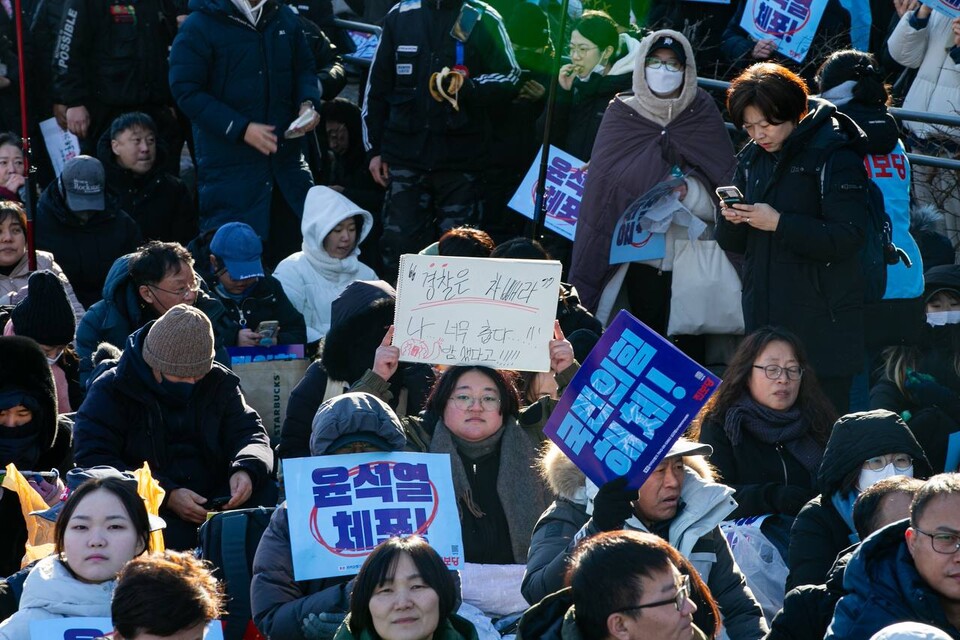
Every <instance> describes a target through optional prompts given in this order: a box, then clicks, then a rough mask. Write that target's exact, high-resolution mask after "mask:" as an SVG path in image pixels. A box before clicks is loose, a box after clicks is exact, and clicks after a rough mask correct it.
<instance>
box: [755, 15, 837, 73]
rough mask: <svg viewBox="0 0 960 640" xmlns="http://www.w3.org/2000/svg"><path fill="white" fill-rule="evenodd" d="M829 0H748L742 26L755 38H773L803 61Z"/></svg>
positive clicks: (782, 49) (787, 53)
mask: <svg viewBox="0 0 960 640" xmlns="http://www.w3.org/2000/svg"><path fill="white" fill-rule="evenodd" d="M826 6H827V0H747V2H746V3H745V5H744V8H743V18H741V19H740V28H741V29H743V30H744V31H746V32H747V34H749V35H750V37H752V38H754V39H755V40H773V42H774V43H775V44H776V45H777V51H778V52H779V53H780V54H781V55H784V56H786V57H788V58H790V59H791V60H795V61H796V62H803V60H804V58H806V57H807V53H808V52H809V51H810V45H811V44H812V43H813V36H814V35H816V33H817V27H819V26H820V18H822V17H823V10H824V9H825V8H826Z"/></svg>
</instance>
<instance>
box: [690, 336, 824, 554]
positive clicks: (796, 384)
mask: <svg viewBox="0 0 960 640" xmlns="http://www.w3.org/2000/svg"><path fill="white" fill-rule="evenodd" d="M835 419H836V413H835V412H834V409H833V407H832V405H831V404H830V401H829V399H828V398H827V397H826V396H825V395H824V394H823V392H822V391H821V390H820V385H819V384H818V382H817V377H816V375H814V373H813V371H812V370H811V369H810V363H809V362H808V360H807V356H806V352H805V351H804V349H803V346H802V345H801V344H800V341H799V339H798V338H797V337H796V336H795V335H793V334H792V333H790V332H788V331H786V330H783V329H778V328H774V327H765V328H763V329H759V330H757V331H754V332H753V333H751V334H750V335H748V336H746V337H745V338H744V339H743V342H742V343H741V344H740V346H739V347H738V348H737V351H736V352H735V353H734V355H733V358H732V359H731V361H730V364H729V365H728V366H727V369H726V372H725V373H724V376H723V384H722V385H721V386H720V389H719V390H718V391H717V393H716V394H714V396H713V397H712V398H711V399H710V401H709V402H708V403H707V405H706V406H705V407H704V408H703V409H702V410H701V411H700V414H699V415H698V416H697V417H696V419H695V420H694V423H693V427H691V430H692V435H693V436H694V437H699V440H700V442H704V443H706V444H709V445H711V446H712V447H713V454H712V455H711V456H710V462H711V463H712V464H713V465H715V466H716V467H717V470H718V471H719V472H720V477H721V478H722V480H723V482H724V483H725V484H727V485H729V486H730V487H733V489H734V491H735V492H736V493H735V494H734V498H735V499H736V501H737V504H738V507H737V509H736V510H735V511H734V512H733V513H732V514H731V518H743V517H746V516H756V515H763V514H780V515H783V516H786V517H788V518H792V517H793V516H796V515H797V513H798V512H799V511H800V508H801V507H803V505H804V504H806V502H807V501H808V500H810V499H811V498H812V497H814V496H815V495H816V494H817V491H816V479H817V470H818V469H819V468H820V461H821V459H822V458H823V450H824V446H825V445H826V443H827V438H828V437H829V435H830V427H831V426H832V425H833V422H834V420H835ZM785 522H786V523H787V524H786V526H785V527H784V528H783V533H786V530H787V527H788V526H789V521H785ZM765 532H766V531H765ZM784 537H785V536H784ZM781 542H782V543H785V542H786V540H785V539H784V540H782V541H781ZM782 546H783V547H785V546H786V545H785V544H783V545H782Z"/></svg>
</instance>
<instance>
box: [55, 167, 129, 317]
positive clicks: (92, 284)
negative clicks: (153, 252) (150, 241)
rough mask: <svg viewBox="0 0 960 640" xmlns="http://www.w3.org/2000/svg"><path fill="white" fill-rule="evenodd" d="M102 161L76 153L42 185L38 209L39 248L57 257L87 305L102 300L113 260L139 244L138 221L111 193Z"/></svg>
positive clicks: (81, 301)
mask: <svg viewBox="0 0 960 640" xmlns="http://www.w3.org/2000/svg"><path fill="white" fill-rule="evenodd" d="M105 182H106V178H105V177H104V172H103V165H102V164H100V161H99V160H97V159H96V158H91V157H90V156H76V157H74V158H71V159H70V160H67V161H66V163H64V165H63V171H62V172H61V173H60V177H59V178H58V179H56V180H54V181H53V182H51V183H50V184H49V185H47V188H46V189H44V190H43V194H42V195H41V196H40V201H39V202H38V203H37V211H36V228H37V229H38V232H37V234H36V247H37V249H42V250H44V251H49V252H50V253H52V254H54V255H55V256H57V261H58V262H59V263H60V266H61V267H63V272H64V273H65V274H66V275H67V277H68V278H69V279H70V283H71V284H72V285H73V289H74V291H75V292H76V294H77V299H78V300H80V304H82V305H83V306H84V307H89V306H90V305H92V304H93V303H95V302H97V301H98V300H100V296H101V290H102V289H103V281H104V279H105V278H106V277H107V272H108V271H109V270H110V266H111V265H112V264H113V261H114V260H116V259H117V258H119V257H120V256H122V255H123V254H125V253H129V252H131V251H133V250H134V249H136V248H137V247H138V246H139V245H140V241H141V239H142V237H143V236H142V235H141V233H140V227H139V226H138V225H137V223H136V221H134V219H133V218H131V217H130V216H129V215H127V214H126V213H125V212H124V211H123V210H122V209H120V207H119V206H118V205H117V202H116V201H115V200H114V198H113V197H111V196H108V195H107V193H106V186H105Z"/></svg>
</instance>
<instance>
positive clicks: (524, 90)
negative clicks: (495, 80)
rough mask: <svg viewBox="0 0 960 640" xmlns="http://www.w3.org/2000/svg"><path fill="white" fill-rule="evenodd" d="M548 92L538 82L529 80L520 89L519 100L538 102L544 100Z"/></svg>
mask: <svg viewBox="0 0 960 640" xmlns="http://www.w3.org/2000/svg"><path fill="white" fill-rule="evenodd" d="M546 92H547V90H546V88H545V87H544V86H543V85H542V84H540V83H539V82H537V81H536V80H527V81H526V82H524V83H523V86H522V87H520V93H519V94H518V95H517V99H518V100H528V101H530V102H536V101H537V100H539V99H540V98H542V97H543V96H544V94H545V93H546Z"/></svg>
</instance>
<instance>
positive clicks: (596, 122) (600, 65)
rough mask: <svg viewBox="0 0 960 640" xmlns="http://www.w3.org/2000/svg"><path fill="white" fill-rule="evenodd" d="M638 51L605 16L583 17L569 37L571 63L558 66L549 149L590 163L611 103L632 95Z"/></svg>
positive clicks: (596, 13) (594, 13)
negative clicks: (621, 97)
mask: <svg viewBox="0 0 960 640" xmlns="http://www.w3.org/2000/svg"><path fill="white" fill-rule="evenodd" d="M639 50H640V43H639V42H637V41H636V40H634V39H633V38H632V37H630V35H629V34H626V33H618V31H617V23H616V22H614V21H613V18H611V17H610V16H609V15H607V14H606V13H605V12H603V11H584V12H583V16H582V17H581V18H580V20H579V21H578V22H577V24H576V25H575V26H574V28H573V33H571V34H570V45H569V47H568V48H567V55H568V57H569V60H570V62H568V63H567V64H564V65H563V66H561V67H560V76H559V78H558V82H559V85H560V88H559V91H558V92H557V103H556V107H555V109H556V110H555V111H554V114H553V118H554V120H553V132H552V136H551V144H553V145H554V146H556V147H559V148H560V149H563V150H564V151H566V152H567V153H570V154H572V155H574V156H576V157H577V158H579V159H580V160H583V161H584V162H586V161H588V160H589V159H590V152H591V149H593V141H594V139H595V138H596V137H597V130H598V129H599V128H600V121H601V120H602V119H603V113H604V111H605V110H606V108H607V104H609V103H610V100H612V99H613V97H614V96H615V95H617V94H618V93H620V92H622V91H629V90H630V84H631V82H632V80H631V78H632V77H633V68H634V66H635V65H636V61H637V55H638V52H639ZM540 125H541V128H542V127H543V121H541V123H540Z"/></svg>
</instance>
